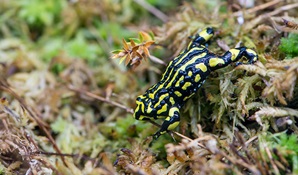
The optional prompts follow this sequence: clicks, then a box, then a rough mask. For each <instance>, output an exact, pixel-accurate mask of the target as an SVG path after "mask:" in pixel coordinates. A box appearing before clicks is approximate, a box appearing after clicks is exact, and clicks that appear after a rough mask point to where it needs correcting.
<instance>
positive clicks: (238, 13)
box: [233, 0, 282, 16]
mask: <svg viewBox="0 0 298 175" xmlns="http://www.w3.org/2000/svg"><path fill="white" fill-rule="evenodd" d="M280 2H282V0H275V1H269V2H267V3H265V4H261V5H259V6H256V7H254V8H251V9H248V10H246V11H245V12H246V13H254V12H257V11H259V10H263V9H265V8H268V7H271V6H274V5H276V4H278V3H280ZM242 14H243V11H237V12H235V13H233V16H240V15H242Z"/></svg>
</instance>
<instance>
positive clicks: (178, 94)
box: [174, 91, 182, 97]
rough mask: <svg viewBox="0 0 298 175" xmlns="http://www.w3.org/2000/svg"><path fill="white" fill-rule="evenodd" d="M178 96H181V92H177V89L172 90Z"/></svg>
mask: <svg viewBox="0 0 298 175" xmlns="http://www.w3.org/2000/svg"><path fill="white" fill-rule="evenodd" d="M174 93H175V94H176V95H177V96H178V97H181V96H182V94H181V93H180V92H179V91H175V92H174Z"/></svg>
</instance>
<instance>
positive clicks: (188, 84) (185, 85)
mask: <svg viewBox="0 0 298 175" xmlns="http://www.w3.org/2000/svg"><path fill="white" fill-rule="evenodd" d="M189 86H191V83H190V82H186V83H184V85H183V87H182V89H183V90H186V89H187V88H188V87H189Z"/></svg>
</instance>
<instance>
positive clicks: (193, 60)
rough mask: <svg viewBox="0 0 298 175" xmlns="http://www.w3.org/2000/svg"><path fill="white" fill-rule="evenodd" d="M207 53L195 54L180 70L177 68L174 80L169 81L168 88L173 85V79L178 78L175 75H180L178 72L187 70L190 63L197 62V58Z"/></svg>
mask: <svg viewBox="0 0 298 175" xmlns="http://www.w3.org/2000/svg"><path fill="white" fill-rule="evenodd" d="M206 54H207V53H202V54H200V55H196V56H194V57H193V58H191V59H190V61H188V62H186V63H185V64H184V65H183V66H181V67H180V68H179V69H178V70H175V71H176V73H175V75H174V77H173V78H172V80H171V81H170V82H169V83H168V85H167V87H166V88H169V87H171V86H172V84H173V81H175V80H176V78H175V77H178V74H179V73H180V71H181V70H182V71H185V68H186V67H187V66H188V65H191V64H193V63H195V61H196V60H197V59H200V58H203V57H205V56H206Z"/></svg>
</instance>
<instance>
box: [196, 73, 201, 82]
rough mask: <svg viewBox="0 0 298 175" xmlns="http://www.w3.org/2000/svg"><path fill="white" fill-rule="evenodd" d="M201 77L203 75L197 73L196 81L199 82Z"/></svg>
mask: <svg viewBox="0 0 298 175" xmlns="http://www.w3.org/2000/svg"><path fill="white" fill-rule="evenodd" d="M200 79H201V75H200V74H197V75H196V77H195V82H199V81H200Z"/></svg>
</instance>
